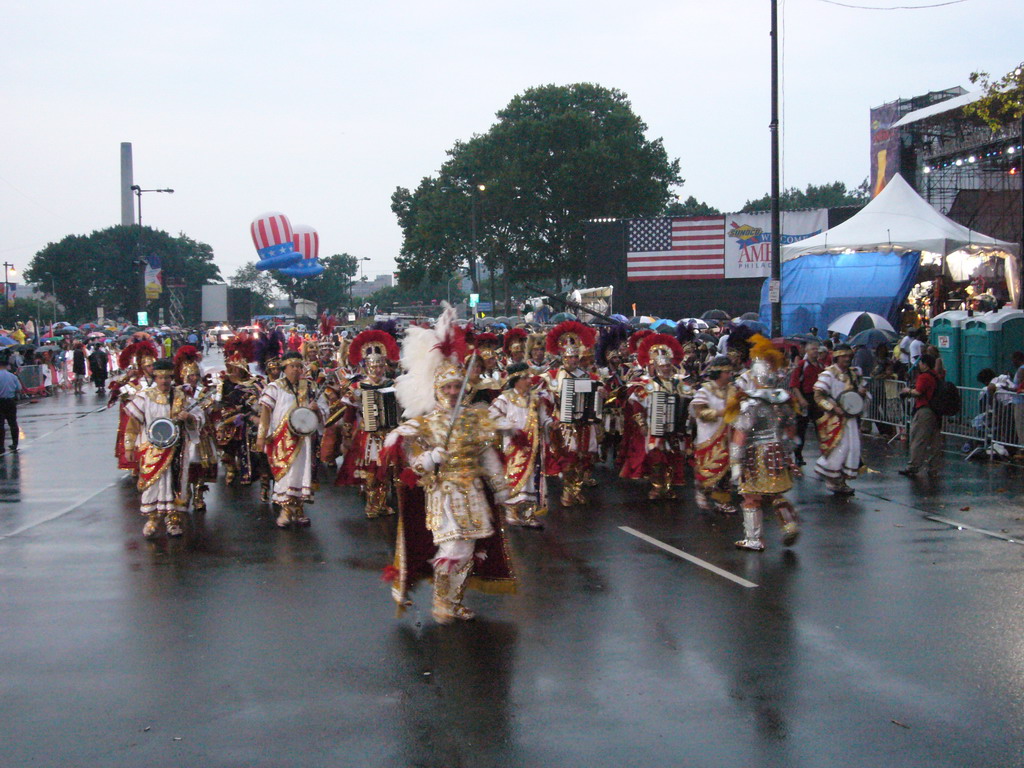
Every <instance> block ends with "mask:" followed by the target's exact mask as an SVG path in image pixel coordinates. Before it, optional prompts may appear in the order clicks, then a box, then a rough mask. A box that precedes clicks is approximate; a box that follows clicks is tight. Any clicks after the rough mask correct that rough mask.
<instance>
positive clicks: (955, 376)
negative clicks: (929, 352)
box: [929, 309, 970, 387]
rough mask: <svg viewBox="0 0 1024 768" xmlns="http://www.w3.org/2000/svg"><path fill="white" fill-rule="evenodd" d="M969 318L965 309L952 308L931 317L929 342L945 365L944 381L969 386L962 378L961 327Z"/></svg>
mask: <svg viewBox="0 0 1024 768" xmlns="http://www.w3.org/2000/svg"><path fill="white" fill-rule="evenodd" d="M968 319H970V318H969V317H968V314H967V310H965V309H953V310H950V311H949V312H943V313H942V314H940V315H936V316H935V317H933V318H932V325H931V334H930V337H929V338H930V340H931V343H932V344H934V345H935V346H936V348H937V349H938V350H939V357H941V358H942V364H943V365H944V366H946V381H949V382H951V383H953V384H956V385H957V386H958V387H960V386H970V384H969V383H966V382H964V381H962V378H963V327H964V323H965V322H966V321H967V320H968Z"/></svg>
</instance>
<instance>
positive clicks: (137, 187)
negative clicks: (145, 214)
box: [131, 184, 174, 227]
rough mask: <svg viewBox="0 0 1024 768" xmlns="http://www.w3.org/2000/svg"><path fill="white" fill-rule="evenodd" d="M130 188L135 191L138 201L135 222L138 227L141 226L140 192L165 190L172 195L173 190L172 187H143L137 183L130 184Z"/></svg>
mask: <svg viewBox="0 0 1024 768" xmlns="http://www.w3.org/2000/svg"><path fill="white" fill-rule="evenodd" d="M131 190H132V192H134V193H135V197H136V198H138V201H139V215H138V217H137V219H136V223H137V224H138V225H139V226H140V227H141V226H142V193H143V192H167V193H169V194H172V195H173V194H174V190H173V189H143V188H142V187H140V186H139V185H138V184H132V187H131Z"/></svg>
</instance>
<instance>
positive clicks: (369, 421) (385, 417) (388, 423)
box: [361, 387, 398, 432]
mask: <svg viewBox="0 0 1024 768" xmlns="http://www.w3.org/2000/svg"><path fill="white" fill-rule="evenodd" d="M361 392H362V395H363V431H364V432H386V431H388V430H390V429H394V428H395V427H397V426H398V398H397V397H395V388H394V387H383V388H382V389H363V390H361Z"/></svg>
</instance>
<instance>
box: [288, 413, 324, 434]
mask: <svg viewBox="0 0 1024 768" xmlns="http://www.w3.org/2000/svg"><path fill="white" fill-rule="evenodd" d="M319 425H320V419H318V418H317V415H316V411H314V410H313V409H312V408H306V407H305V406H299V407H298V408H296V409H294V410H293V411H292V412H291V413H290V414H288V428H289V429H290V430H291V431H292V434H293V435H298V436H299V437H307V436H309V435H312V434H313V433H314V432H316V428H317V427H318V426H319Z"/></svg>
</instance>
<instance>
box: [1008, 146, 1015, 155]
mask: <svg viewBox="0 0 1024 768" xmlns="http://www.w3.org/2000/svg"><path fill="white" fill-rule="evenodd" d="M1016 151H1017V148H1016V147H1007V148H1006V154H1008V155H1012V154H1013V153H1014V152H1016Z"/></svg>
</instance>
